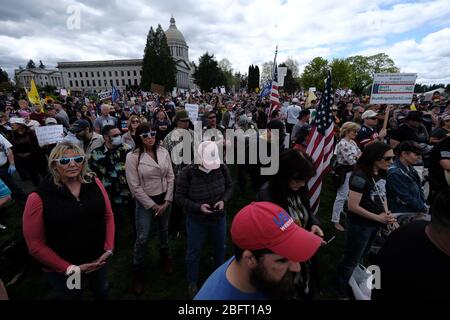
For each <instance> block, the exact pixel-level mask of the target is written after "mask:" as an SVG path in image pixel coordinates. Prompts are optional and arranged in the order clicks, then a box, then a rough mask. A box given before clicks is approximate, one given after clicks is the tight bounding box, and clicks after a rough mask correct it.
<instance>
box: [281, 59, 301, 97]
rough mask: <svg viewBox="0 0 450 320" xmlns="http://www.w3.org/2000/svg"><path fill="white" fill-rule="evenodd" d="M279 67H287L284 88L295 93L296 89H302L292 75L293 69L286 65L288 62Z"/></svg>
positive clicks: (290, 92) (289, 92)
mask: <svg viewBox="0 0 450 320" xmlns="http://www.w3.org/2000/svg"><path fill="white" fill-rule="evenodd" d="M279 67H286V68H287V72H286V76H285V77H284V85H283V89H284V91H286V92H287V93H288V94H293V93H294V92H295V91H297V90H298V89H300V83H299V82H298V81H297V80H295V79H294V77H293V76H292V70H291V69H290V68H289V67H288V66H287V65H286V63H282V64H280V65H279Z"/></svg>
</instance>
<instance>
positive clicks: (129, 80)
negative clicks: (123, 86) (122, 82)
mask: <svg viewBox="0 0 450 320" xmlns="http://www.w3.org/2000/svg"><path fill="white" fill-rule="evenodd" d="M128 72H129V71H128ZM128 85H129V86H131V79H128Z"/></svg>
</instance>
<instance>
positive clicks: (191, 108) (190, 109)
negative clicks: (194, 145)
mask: <svg viewBox="0 0 450 320" xmlns="http://www.w3.org/2000/svg"><path fill="white" fill-rule="evenodd" d="M184 109H185V110H186V111H187V113H188V114H189V119H191V122H192V123H194V122H195V121H197V118H198V104H189V103H186V104H185V105H184Z"/></svg>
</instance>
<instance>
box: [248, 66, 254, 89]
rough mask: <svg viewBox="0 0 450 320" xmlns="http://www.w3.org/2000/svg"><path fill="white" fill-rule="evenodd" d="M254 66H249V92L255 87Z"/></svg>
mask: <svg viewBox="0 0 450 320" xmlns="http://www.w3.org/2000/svg"><path fill="white" fill-rule="evenodd" d="M254 70H255V69H254V67H253V65H250V66H248V87H247V92H252V89H253V77H254V73H255V72H254Z"/></svg>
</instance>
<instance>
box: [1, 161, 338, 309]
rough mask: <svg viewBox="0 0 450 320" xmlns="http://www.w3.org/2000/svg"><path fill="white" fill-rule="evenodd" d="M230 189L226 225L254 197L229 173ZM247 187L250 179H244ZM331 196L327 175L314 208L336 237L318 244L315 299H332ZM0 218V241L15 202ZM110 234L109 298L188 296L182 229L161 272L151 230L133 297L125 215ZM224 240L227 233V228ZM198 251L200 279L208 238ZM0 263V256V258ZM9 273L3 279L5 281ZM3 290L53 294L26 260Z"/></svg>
mask: <svg viewBox="0 0 450 320" xmlns="http://www.w3.org/2000/svg"><path fill="white" fill-rule="evenodd" d="M231 171H232V175H233V177H236V176H237V175H236V168H235V167H231ZM234 181H236V183H235V186H234V187H235V189H234V195H233V199H232V200H231V201H230V203H229V204H228V221H229V224H228V228H229V226H230V223H231V220H232V218H233V216H234V215H235V214H236V213H237V212H238V211H239V209H241V208H242V207H243V206H245V205H246V204H248V203H250V202H251V201H253V199H254V194H253V193H251V192H250V191H249V192H247V193H245V194H242V193H240V191H239V187H238V186H237V179H235V180H234ZM247 187H248V189H250V183H248V186H247ZM334 199H335V191H334V190H333V188H332V186H331V181H330V179H329V178H327V179H326V180H325V182H324V188H323V190H322V195H321V205H320V210H319V213H318V215H319V219H320V220H321V223H322V227H323V230H324V233H325V239H329V238H330V237H331V236H332V235H334V234H335V235H336V239H335V240H334V241H333V242H332V243H331V244H330V245H329V246H326V247H323V248H321V249H320V250H319V253H318V255H319V263H320V277H321V291H322V292H321V294H320V295H316V299H333V298H335V296H334V292H333V278H334V275H335V269H336V265H337V263H338V261H339V259H340V257H341V254H342V249H343V245H344V233H342V232H339V231H336V230H335V229H334V227H333V226H332V224H331V222H330V219H331V210H332V206H333V202H334ZM2 215H3V217H1V219H0V223H1V222H3V223H4V224H6V225H7V226H8V228H7V229H6V230H0V244H1V243H3V242H4V241H6V240H7V239H10V238H11V237H13V235H14V234H16V233H18V232H19V231H20V229H21V218H22V212H21V210H20V209H19V208H18V207H16V206H11V207H8V208H5V209H4V212H3V213H2ZM116 230H118V231H116V233H117V237H116V253H115V255H114V256H113V257H112V258H111V260H110V263H109V266H108V272H109V282H110V287H111V290H110V297H111V299H144V300H147V299H157V300H170V299H188V294H187V281H186V276H185V263H184V256H185V239H186V238H185V233H184V232H182V233H181V234H180V237H178V238H177V236H176V235H175V234H172V235H171V239H170V245H171V249H172V256H173V263H174V273H173V274H171V275H166V274H165V273H164V272H163V270H162V267H161V265H160V263H159V251H158V248H157V237H155V233H154V232H153V233H152V238H151V241H149V244H148V255H147V257H146V262H145V270H146V274H145V279H146V282H145V292H144V294H143V295H141V296H139V297H137V296H135V295H134V294H133V292H132V272H131V270H132V248H133V236H132V229H131V226H130V223H129V222H128V220H127V219H124V220H123V221H121V222H119V223H118V224H117V229H116ZM228 241H230V239H229V234H228ZM203 253H204V254H203V257H202V258H201V264H200V285H201V283H203V281H204V280H206V278H207V277H208V275H209V274H210V273H211V272H212V271H213V270H214V267H213V262H212V258H211V254H210V253H211V248H210V247H208V243H207V244H206V247H205V248H204V250H203ZM231 255H232V248H231V246H230V245H229V246H228V247H227V257H226V258H228V257H230V256H231ZM0 263H1V261H0ZM0 276H1V275H0ZM9 280H10V279H5V282H7V281H9ZM7 289H8V293H9V296H10V299H13V300H35V299H39V300H46V299H54V298H55V295H54V293H53V291H52V288H51V287H50V285H49V284H48V283H47V279H46V277H45V273H44V272H43V271H41V269H40V267H39V265H38V264H37V263H31V264H30V265H29V266H28V267H27V268H26V270H25V272H24V274H23V276H22V277H21V278H20V279H19V281H18V282H16V283H15V284H13V285H12V286H9V287H8V288H7Z"/></svg>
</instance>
